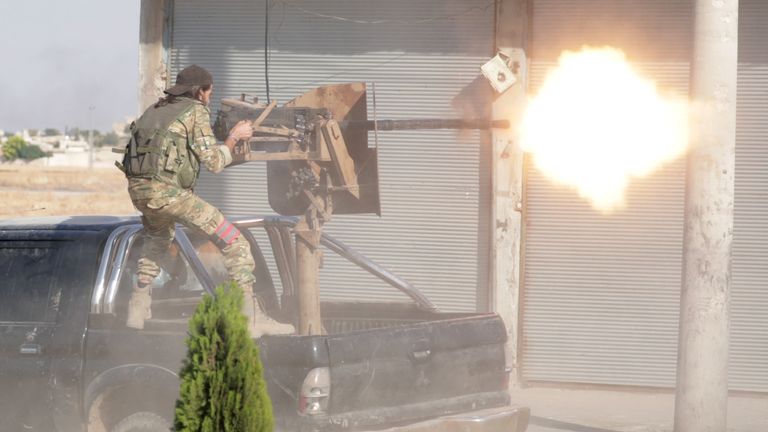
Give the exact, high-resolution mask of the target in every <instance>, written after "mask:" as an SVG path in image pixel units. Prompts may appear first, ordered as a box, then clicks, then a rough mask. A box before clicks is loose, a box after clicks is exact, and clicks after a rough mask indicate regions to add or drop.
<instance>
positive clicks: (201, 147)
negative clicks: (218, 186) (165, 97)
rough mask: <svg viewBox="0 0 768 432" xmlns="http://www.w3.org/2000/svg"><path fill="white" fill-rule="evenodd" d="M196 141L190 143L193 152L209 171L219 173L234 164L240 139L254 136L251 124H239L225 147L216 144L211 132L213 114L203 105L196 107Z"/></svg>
mask: <svg viewBox="0 0 768 432" xmlns="http://www.w3.org/2000/svg"><path fill="white" fill-rule="evenodd" d="M193 109H194V115H193V116H192V117H193V119H194V124H193V125H192V127H193V129H194V133H193V136H194V140H193V142H192V143H190V144H191V145H190V147H191V149H192V151H193V152H194V153H195V156H197V158H198V160H199V161H200V162H201V163H202V164H203V165H205V167H206V168H208V170H210V171H211V172H214V173H218V172H220V171H221V170H223V169H224V167H226V166H227V165H229V164H230V163H232V149H233V148H234V146H235V143H237V141H238V140H240V139H245V138H247V137H250V136H251V135H252V134H253V130H252V128H251V127H250V124H248V125H246V126H241V125H240V124H239V123H238V124H237V125H235V127H234V128H232V130H231V131H230V132H229V136H228V137H227V139H226V140H225V141H224V145H219V144H216V137H214V135H213V130H211V113H210V111H209V110H208V107H206V106H204V105H202V104H195V106H194V108H193Z"/></svg>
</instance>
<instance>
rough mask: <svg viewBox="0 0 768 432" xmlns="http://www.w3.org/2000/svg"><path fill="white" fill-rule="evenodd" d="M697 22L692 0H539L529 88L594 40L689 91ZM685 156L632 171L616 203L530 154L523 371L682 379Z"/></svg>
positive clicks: (630, 381)
mask: <svg viewBox="0 0 768 432" xmlns="http://www.w3.org/2000/svg"><path fill="white" fill-rule="evenodd" d="M691 24H692V8H691V2H690V1H679V0H677V1H667V0H649V1H644V2H637V1H633V0H600V1H598V0H592V1H571V0H535V1H534V12H533V47H532V69H531V83H532V84H531V90H532V93H535V92H536V88H537V86H540V85H541V83H542V81H543V78H544V75H545V73H546V71H547V69H548V68H549V67H551V66H553V65H554V64H556V61H557V57H558V56H559V54H560V52H561V51H562V50H563V49H571V50H578V49H580V48H581V46H582V45H585V44H586V45H592V46H603V45H611V46H615V47H619V48H622V49H623V50H624V51H625V52H626V53H627V56H628V58H629V59H630V61H632V62H633V64H635V65H636V66H637V67H638V68H639V69H641V71H642V73H643V74H644V75H646V76H649V77H651V78H653V79H655V80H656V81H657V84H658V85H659V87H660V88H666V89H674V90H676V91H677V92H678V93H679V94H683V95H685V94H686V93H687V89H688V69H689V64H688V59H689V53H690V48H691V37H690V34H691V33H690V29H691ZM638 120H642V119H638ZM684 165H685V163H684V160H679V161H676V162H674V163H671V164H669V165H667V166H665V167H663V168H662V169H661V170H659V171H658V172H656V173H654V174H652V175H651V176H649V177H647V178H645V179H640V180H635V181H634V182H633V183H632V184H631V185H630V189H629V191H628V193H627V197H626V203H627V205H626V208H625V209H623V210H620V211H616V212H614V213H612V214H610V215H603V214H601V213H600V212H597V211H595V210H593V209H592V208H591V206H590V204H589V203H588V202H585V201H584V200H582V199H581V198H579V197H578V195H577V194H576V193H575V192H573V191H571V190H569V189H566V188H561V187H556V186H553V185H552V184H551V183H550V182H549V181H548V180H547V179H545V178H544V177H543V176H542V175H540V174H539V173H538V172H537V171H536V170H535V168H533V166H532V165H531V164H527V165H526V175H527V178H526V188H527V189H526V190H527V193H526V202H525V211H526V220H525V222H526V230H527V231H526V239H525V256H526V259H525V270H524V284H525V285H524V296H523V297H524V299H523V347H522V348H523V364H522V370H523V377H524V379H525V380H528V381H558V382H571V383H599V384H620V385H642V386H673V385H674V382H675V365H676V352H677V322H678V319H677V318H678V308H679V296H680V280H681V254H682V233H683V231H682V226H683V206H684V177H685V174H684V171H685V170H684Z"/></svg>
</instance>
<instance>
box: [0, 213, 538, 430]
mask: <svg viewBox="0 0 768 432" xmlns="http://www.w3.org/2000/svg"><path fill="white" fill-rule="evenodd" d="M294 224H295V221H294V220H293V219H290V218H279V217H272V218H252V219H241V220H239V221H238V222H237V225H239V227H240V228H241V230H242V232H243V233H244V235H245V236H246V237H247V238H248V240H249V241H250V242H251V245H252V250H253V255H254V257H255V258H256V261H257V268H256V270H255V272H256V273H257V279H258V281H259V286H258V287H257V292H258V293H259V295H260V296H261V299H262V300H263V302H264V304H265V305H266V307H267V310H268V311H269V313H270V314H272V315H273V317H275V318H276V319H278V320H282V321H286V322H289V321H291V320H292V316H294V314H295V312H296V298H295V295H296V294H295V293H296V289H295V285H296V274H295V268H296V263H295V251H294V244H293V235H292V227H293V225H294ZM140 230H141V225H140V223H139V220H138V218H135V217H126V218H121V217H106V216H104V217H86V216H83V217H70V218H39V219H17V220H7V221H0V272H1V274H0V350H2V356H0V431H66V432H72V431H109V432H128V431H133V432H140V431H142V432H155V431H162V430H169V428H170V425H171V420H172V418H173V408H174V403H175V400H176V398H177V395H178V375H177V372H178V371H179V369H180V366H181V362H182V359H183V358H184V355H185V352H186V347H185V345H184V339H185V336H186V330H187V320H188V318H189V317H190V315H191V314H192V313H193V311H194V309H195V306H196V303H197V302H198V300H199V299H200V297H201V296H202V294H203V293H205V292H210V291H211V290H212V288H213V287H214V286H215V285H216V284H217V283H220V282H222V281H223V280H224V279H225V278H226V272H225V269H224V266H223V261H222V260H223V258H222V256H221V255H220V253H219V252H218V249H217V248H216V247H215V246H213V245H212V244H211V243H210V241H209V240H208V239H207V238H205V237H204V236H201V235H200V234H198V233H195V232H191V231H187V230H186V229H185V228H183V227H179V228H177V232H176V241H175V242H174V245H173V247H172V248H171V250H170V251H169V254H168V257H167V260H166V262H164V263H162V267H163V269H164V271H163V273H162V274H161V276H160V277H158V280H157V282H156V285H155V287H154V291H153V307H152V318H151V320H149V321H148V322H147V323H146V326H145V329H144V330H133V329H129V328H126V327H125V325H124V324H125V309H126V307H127V301H128V295H129V293H130V287H131V284H132V278H133V277H134V276H133V275H134V273H135V265H136V260H137V258H136V255H137V251H138V249H139V248H140V246H141V242H142V238H141V235H140ZM257 239H258V241H257ZM322 244H323V245H324V246H325V247H326V248H327V250H328V251H327V252H326V253H336V254H339V255H340V256H342V257H344V258H346V259H347V260H349V261H351V262H352V263H354V265H356V266H357V267H359V269H360V271H361V272H366V271H367V272H368V273H371V274H373V275H375V276H376V277H378V278H379V279H381V280H382V281H384V282H386V283H387V284H389V285H391V286H392V287H393V289H399V290H401V291H402V292H403V293H405V294H406V295H407V296H408V297H409V298H410V301H403V302H384V303H382V302H370V303H366V302H360V301H348V302H344V301H333V302H330V301H324V302H323V303H322V305H321V310H322V316H323V325H324V329H325V332H324V333H325V334H323V335H318V336H299V335H287V336H264V337H262V338H260V339H259V340H258V341H257V342H258V344H259V348H260V352H261V357H262V360H263V364H264V373H265V378H266V380H267V383H268V389H269V394H270V396H271V398H272V403H273V406H274V413H275V422H276V430H278V431H301V432H310V431H371V430H377V431H380V430H387V431H393V432H394V431H401V432H406V431H412V432H417V431H419V432H426V431H446V432H452V431H464V432H475V431H494V432H496V431H504V432H521V431H524V430H525V429H526V427H527V424H528V409H527V408H523V407H516V406H514V405H512V404H510V399H509V394H508V391H507V386H508V371H507V370H506V369H505V359H504V344H505V341H506V333H505V330H504V325H503V323H502V321H501V319H500V318H499V317H498V316H496V315H494V314H467V313H442V312H439V311H438V310H437V309H436V308H435V307H434V306H433V305H432V304H431V303H430V302H429V300H428V299H426V298H425V297H424V296H423V295H422V294H421V293H420V292H418V291H417V290H415V289H414V288H412V287H411V286H409V285H408V283H407V282H405V281H403V280H401V279H399V278H398V277H396V276H395V275H393V274H391V273H389V272H387V271H386V270H385V269H383V268H381V267H379V266H378V265H376V264H375V263H373V262H371V261H370V260H368V259H366V258H365V257H363V256H362V255H360V254H358V253H356V252H354V251H353V250H351V249H349V248H348V247H346V246H345V245H344V244H342V243H340V242H339V241H337V240H334V239H333V238H331V237H329V236H325V237H324V238H323V240H322ZM273 276H274V277H273ZM276 286H277V287H278V288H279V289H276ZM360 289H365V287H361V288H360Z"/></svg>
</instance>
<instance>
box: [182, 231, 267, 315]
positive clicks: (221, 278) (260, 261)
mask: <svg viewBox="0 0 768 432" xmlns="http://www.w3.org/2000/svg"><path fill="white" fill-rule="evenodd" d="M185 232H186V233H187V237H189V240H190V241H191V242H192V246H194V248H195V250H196V251H197V256H198V257H199V258H200V261H201V262H202V263H203V267H205V269H206V271H207V272H208V274H210V275H211V278H212V279H213V283H214V284H215V285H218V284H221V283H223V282H227V281H228V280H229V273H228V272H227V267H226V265H225V264H224V255H223V254H222V253H221V250H220V249H219V248H218V247H217V246H216V245H215V244H214V243H213V242H211V240H210V239H209V238H208V236H206V235H205V234H203V233H200V232H197V231H192V230H185ZM249 234H250V232H248V234H246V233H243V235H245V236H247V237H246V238H247V239H248V240H249V241H250V242H251V246H252V247H251V252H252V254H253V259H254V261H255V264H256V268H255V269H254V272H253V274H254V276H255V278H256V283H255V286H254V287H253V290H254V293H255V294H256V295H258V296H259V297H260V298H261V300H262V302H263V303H264V304H265V305H266V306H267V309H272V308H275V307H277V296H276V294H275V286H274V283H273V280H272V276H271V274H270V270H269V268H268V266H267V263H266V261H265V260H264V256H263V254H262V253H261V248H260V247H259V242H257V241H256V239H255V238H254V237H252V236H250V235H249ZM266 244H269V243H268V242H267V243H266Z"/></svg>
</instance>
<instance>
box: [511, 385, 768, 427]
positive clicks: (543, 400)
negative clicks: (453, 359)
mask: <svg viewBox="0 0 768 432" xmlns="http://www.w3.org/2000/svg"><path fill="white" fill-rule="evenodd" d="M512 400H513V401H514V402H515V403H517V404H519V405H523V406H527V407H529V408H530V409H531V416H532V418H531V425H530V426H529V427H528V431H527V432H672V431H673V425H674V412H675V395H674V392H672V391H655V392H654V391H639V390H638V391H631V390H625V391H620V390H614V391H612V390H601V389H563V388H556V387H544V388H535V387H533V388H527V389H515V390H513V392H512ZM727 416H728V428H727V431H723V432H766V431H768V397H766V396H765V395H748V394H741V395H731V397H729V398H728V412H727Z"/></svg>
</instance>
